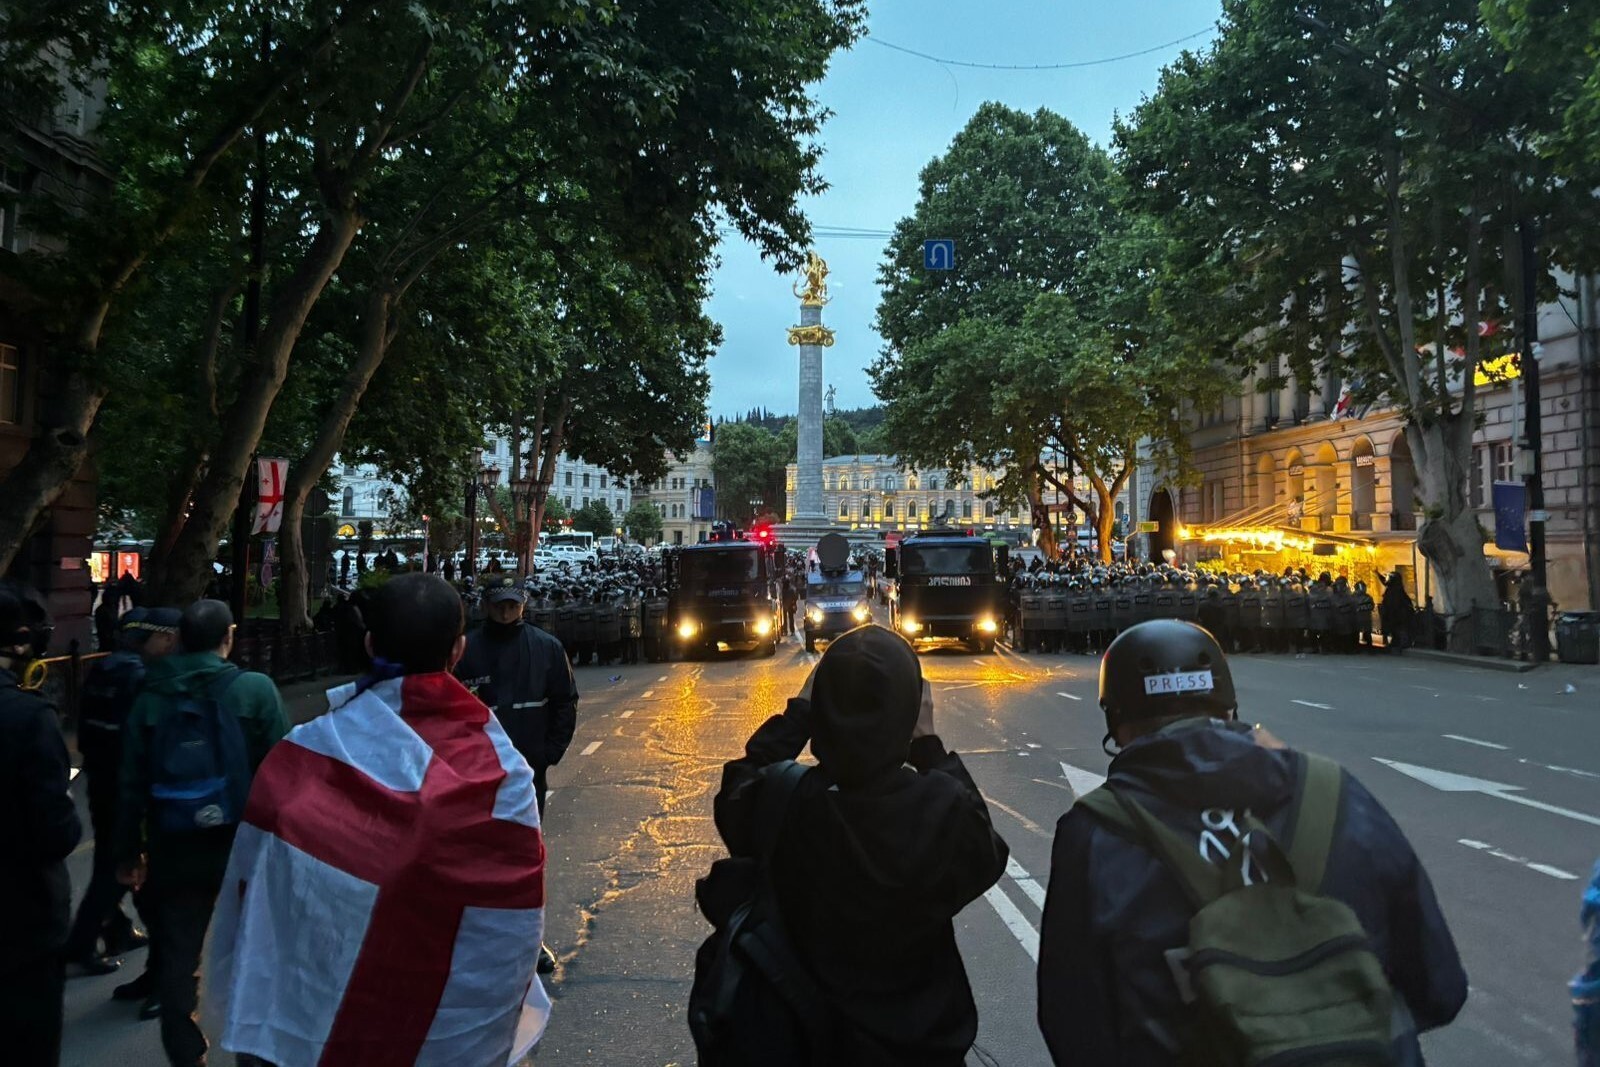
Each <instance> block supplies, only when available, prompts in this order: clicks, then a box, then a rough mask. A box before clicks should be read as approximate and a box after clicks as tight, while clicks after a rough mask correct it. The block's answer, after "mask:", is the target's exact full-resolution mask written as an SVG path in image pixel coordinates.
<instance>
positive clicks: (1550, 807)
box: [1372, 756, 1600, 826]
mask: <svg viewBox="0 0 1600 1067" xmlns="http://www.w3.org/2000/svg"><path fill="white" fill-rule="evenodd" d="M1372 758H1373V759H1374V760H1375V761H1376V762H1378V763H1381V764H1383V765H1384V766H1385V767H1391V768H1393V769H1394V770H1397V771H1399V772H1400V773H1401V774H1404V775H1406V776H1408V777H1411V778H1415V779H1416V780H1417V781H1419V782H1421V783H1422V784H1424V785H1431V786H1433V788H1435V789H1437V790H1439V791H1440V792H1443V793H1483V794H1485V795H1486V796H1491V797H1495V798H1497V799H1499V800H1509V801H1510V802H1511V803H1513V804H1521V805H1522V806H1523V807H1527V808H1534V809H1536V810H1538V811H1547V812H1549V813H1550V814H1552V815H1560V816H1561V817H1562V818H1564V819H1571V820H1573V821H1574V822H1582V823H1588V824H1589V825H1590V826H1600V817H1596V816H1593V815H1589V814H1586V813H1584V812H1581V811H1573V810H1571V809H1570V808H1558V807H1556V806H1555V805H1554V804H1546V803H1545V802H1544V801H1542V800H1534V799H1533V798H1531V797H1522V796H1517V794H1518V793H1520V792H1522V787H1521V786H1519V785H1507V784H1506V783H1504V782H1491V781H1489V780H1488V779H1487V778H1473V777H1471V776H1469V775H1465V774H1456V773H1454V772H1452V771H1439V770H1435V769H1433V768H1432V767H1418V766H1416V765H1415V764H1412V763H1401V762H1399V761H1398V760H1389V759H1383V758H1382V757H1380V756H1373V757H1372Z"/></svg>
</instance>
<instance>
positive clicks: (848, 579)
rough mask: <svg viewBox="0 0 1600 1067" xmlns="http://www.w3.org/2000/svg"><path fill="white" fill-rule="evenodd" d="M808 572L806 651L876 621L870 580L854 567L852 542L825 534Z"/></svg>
mask: <svg viewBox="0 0 1600 1067" xmlns="http://www.w3.org/2000/svg"><path fill="white" fill-rule="evenodd" d="M813 556H814V559H813V561H812V562H813V564H814V565H813V566H811V567H807V568H806V616H805V635H806V651H807V652H814V651H816V648H817V640H818V639H819V638H820V639H823V640H830V641H831V640H832V639H833V638H835V637H838V636H839V635H840V634H842V633H848V632H849V631H851V630H854V629H855V628H856V627H857V626H864V625H865V624H867V623H869V622H871V621H872V607H871V606H870V605H869V604H868V603H867V580H866V576H865V575H863V574H862V573H861V572H860V571H859V570H852V569H851V567H850V542H849V541H846V540H845V539H844V537H843V536H842V535H840V534H836V533H831V534H823V535H822V539H821V540H820V541H818V542H817V547H816V549H815V550H814V552H813Z"/></svg>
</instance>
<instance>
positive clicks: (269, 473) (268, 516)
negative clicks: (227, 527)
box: [250, 456, 289, 534]
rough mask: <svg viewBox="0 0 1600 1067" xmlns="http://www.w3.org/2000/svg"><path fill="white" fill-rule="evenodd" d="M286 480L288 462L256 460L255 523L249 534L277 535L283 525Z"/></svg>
mask: <svg viewBox="0 0 1600 1067" xmlns="http://www.w3.org/2000/svg"><path fill="white" fill-rule="evenodd" d="M288 480H289V461H288V460H286V459H273V458H271V457H269V456H259V457H257V458H256V521H255V525H254V527H253V528H252V529H251V531H250V532H251V533H257V534H261V533H277V532H278V527H279V526H281V525H283V488H284V485H285V484H286V483H287V482H288Z"/></svg>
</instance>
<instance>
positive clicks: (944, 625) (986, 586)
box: [884, 528, 1008, 652]
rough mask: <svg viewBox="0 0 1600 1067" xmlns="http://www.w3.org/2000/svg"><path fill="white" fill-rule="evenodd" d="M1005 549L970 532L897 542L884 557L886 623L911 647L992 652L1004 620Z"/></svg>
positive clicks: (939, 532)
mask: <svg viewBox="0 0 1600 1067" xmlns="http://www.w3.org/2000/svg"><path fill="white" fill-rule="evenodd" d="M1007 554H1008V553H1007V550H1006V548H1005V546H1003V545H1002V546H996V545H994V544H992V543H991V542H990V541H989V540H988V539H987V538H984V537H979V536H977V535H976V534H974V533H972V532H971V531H965V530H956V529H949V530H945V529H938V528H935V529H931V530H922V531H920V532H918V533H915V534H911V535H910V536H908V537H906V538H904V539H903V540H901V542H900V543H899V544H898V545H896V546H895V547H894V548H890V549H888V550H887V551H886V552H885V553H884V574H885V575H886V576H887V577H888V578H889V579H890V580H891V581H893V583H894V584H893V587H892V588H891V589H890V591H889V618H890V621H891V624H892V625H893V626H894V628H895V629H896V630H899V631H900V633H901V634H903V635H904V636H905V638H906V639H907V640H908V641H911V642H912V643H913V644H916V643H918V642H922V641H930V640H938V639H941V638H943V639H954V640H958V641H964V642H966V644H967V645H968V647H970V648H971V649H972V650H973V651H975V652H993V651H994V643H995V639H996V638H997V637H998V635H999V633H1000V627H1001V624H1002V623H1003V622H1004V621H1005V617H1006V585H1005V582H1004V580H1003V579H1002V578H1001V575H1003V574H1004V573H1005V572H1006V567H1007V563H1008V560H1007Z"/></svg>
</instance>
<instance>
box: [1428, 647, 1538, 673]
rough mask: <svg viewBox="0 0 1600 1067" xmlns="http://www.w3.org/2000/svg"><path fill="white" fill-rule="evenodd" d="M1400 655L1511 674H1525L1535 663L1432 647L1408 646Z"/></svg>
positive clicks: (1535, 665)
mask: <svg viewBox="0 0 1600 1067" xmlns="http://www.w3.org/2000/svg"><path fill="white" fill-rule="evenodd" d="M1401 655H1403V656H1405V657H1407V658H1412V657H1415V658H1416V659H1431V660H1435V661H1437V662H1439V663H1454V664H1456V665H1457V666H1460V667H1479V668H1482V669H1483V670H1486V671H1506V672H1509V673H1512V674H1527V673H1528V672H1529V671H1531V670H1533V669H1534V668H1535V667H1537V666H1539V664H1537V663H1528V662H1525V661H1523V660H1517V659H1499V658H1496V657H1492V656H1469V655H1467V654H1466V653H1464V652H1443V651H1440V650H1438V649H1433V648H1408V649H1406V650H1405V651H1404V652H1402V653H1401Z"/></svg>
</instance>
